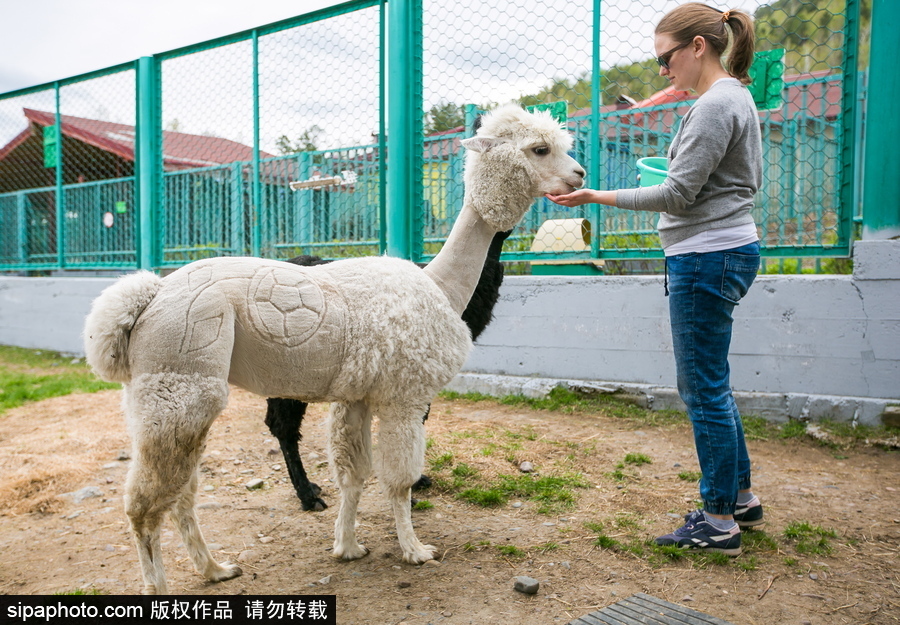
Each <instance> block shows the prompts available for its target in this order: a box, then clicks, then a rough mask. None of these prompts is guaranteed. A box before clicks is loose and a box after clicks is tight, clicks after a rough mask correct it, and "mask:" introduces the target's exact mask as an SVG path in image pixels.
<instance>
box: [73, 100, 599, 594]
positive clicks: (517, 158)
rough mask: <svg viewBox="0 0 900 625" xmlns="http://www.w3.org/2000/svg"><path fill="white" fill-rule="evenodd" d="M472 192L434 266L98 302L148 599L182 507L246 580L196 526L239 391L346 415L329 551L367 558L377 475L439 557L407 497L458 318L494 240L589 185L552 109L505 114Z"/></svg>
mask: <svg viewBox="0 0 900 625" xmlns="http://www.w3.org/2000/svg"><path fill="white" fill-rule="evenodd" d="M463 143H464V145H465V146H466V148H467V149H468V154H467V157H466V173H465V183H466V193H465V202H464V206H463V208H462V212H461V214H460V216H459V218H458V220H457V221H456V223H455V225H454V227H453V230H452V232H451V234H450V237H449V238H448V240H447V243H446V244H445V245H444V247H443V249H442V250H441V252H440V253H439V254H438V256H437V257H436V258H435V259H434V260H433V261H432V262H431V263H430V264H429V265H428V267H427V268H426V269H424V270H422V269H420V268H418V267H417V266H416V265H414V264H413V263H411V262H408V261H405V260H399V259H395V258H388V257H380V258H359V259H348V260H343V261H338V262H334V263H331V264H327V265H320V266H316V267H300V266H297V265H292V264H288V263H283V262H278V261H271V260H262V259H258V258H212V259H208V260H201V261H197V262H194V263H191V264H189V265H186V266H185V267H182V268H181V269H179V270H178V271H176V272H174V273H172V274H171V275H169V276H167V277H165V278H159V277H157V276H156V275H154V274H152V273H149V272H139V273H137V274H133V275H129V276H126V277H123V278H122V279H120V280H119V281H118V282H116V284H114V285H113V286H111V287H109V288H108V289H106V290H105V291H104V292H103V293H102V294H101V295H100V296H99V297H98V298H97V300H96V301H95V302H94V304H93V307H92V310H91V313H90V314H89V315H88V318H87V320H86V324H85V330H84V339H85V351H86V353H87V358H88V362H89V363H90V364H91V366H92V367H93V368H94V370H95V371H96V372H97V373H98V375H100V377H102V378H103V379H105V380H110V381H119V382H123V383H124V384H125V391H124V402H123V403H124V411H125V415H126V420H127V423H128V428H129V431H130V434H131V437H132V444H133V454H132V457H133V461H132V465H131V469H130V470H129V473H128V480H127V483H126V487H125V489H126V494H125V508H126V512H127V514H128V517H129V519H130V521H131V528H132V532H133V534H134V538H135V541H136V545H137V551H138V557H139V559H140V563H141V569H142V572H143V579H144V592H145V593H165V592H167V587H166V578H165V570H164V568H163V563H162V554H161V552H160V544H159V535H160V523H161V521H162V517H163V514H164V513H166V512H171V515H172V517H173V519H174V521H175V524H176V526H177V527H178V529H179V530H180V532H181V535H182V539H183V541H184V544H185V546H186V547H187V550H188V552H189V554H190V557H191V560H192V561H193V563H194V566H195V567H196V568H197V570H198V571H199V572H200V573H201V574H202V575H204V576H205V577H206V578H207V579H209V580H212V581H222V580H226V579H230V578H232V577H235V576H237V575H240V574H241V570H240V569H239V568H238V567H237V566H235V565H233V564H229V563H225V564H219V563H217V562H215V561H214V560H213V557H212V555H211V554H210V552H209V549H208V548H207V546H206V542H205V541H204V539H203V536H202V534H201V532H200V528H199V526H198V524H197V517H196V515H195V512H194V495H195V492H196V488H197V467H198V464H199V461H200V456H201V451H202V448H203V446H204V441H205V438H206V435H207V432H208V431H209V427H210V425H211V424H212V422H213V420H214V419H215V418H216V417H217V416H218V415H219V413H220V412H221V411H222V410H223V409H224V407H225V405H226V403H227V401H228V383H232V384H236V385H237V386H240V387H242V388H245V389H248V390H250V391H252V392H254V393H258V394H260V395H263V396H267V397H288V398H297V399H301V400H303V401H305V402H323V401H327V402H333V403H332V406H331V410H330V414H329V420H328V432H329V436H328V438H329V440H328V453H329V459H330V461H331V466H332V468H333V471H334V475H335V481H336V483H337V484H338V486H339V488H340V491H341V504H340V510H339V512H338V516H337V521H336V523H335V539H334V555H335V556H336V557H339V558H343V559H345V560H352V559H355V558H360V557H362V556H364V555H366V553H368V551H367V549H366V548H365V547H363V546H362V545H360V544H359V543H358V542H357V539H356V531H355V528H354V525H355V520H356V510H357V505H358V503H359V498H360V495H361V493H362V489H363V483H364V481H365V479H366V478H367V477H368V476H369V474H370V472H371V468H372V447H371V432H370V429H371V422H372V415H373V414H375V415H378V417H379V419H380V422H381V425H380V431H379V444H378V446H377V448H376V450H375V457H376V463H375V464H376V467H377V469H378V472H379V479H380V484H381V485H382V487H383V488H384V490H385V493H386V495H387V498H388V499H389V501H390V503H391V506H392V508H393V512H394V517H395V520H396V525H397V537H398V539H399V542H400V546H401V548H402V550H403V560H404V561H406V562H409V563H414V564H419V563H422V562H425V561H426V560H431V559H432V558H433V557H434V547H431V546H428V545H423V544H422V543H421V542H420V541H419V539H418V538H417V537H416V535H415V533H414V531H413V527H412V521H411V517H410V506H409V497H410V486H411V485H412V484H413V483H414V482H415V481H416V479H418V477H419V475H420V473H421V470H422V465H423V462H424V453H425V437H424V431H423V426H422V415H423V414H424V413H425V410H426V409H427V407H428V403H429V402H430V401H431V400H432V398H433V397H434V395H435V393H437V391H439V390H440V389H441V388H442V387H443V386H445V385H446V384H447V383H448V382H449V381H450V380H451V379H452V378H453V376H454V375H455V374H456V373H457V372H458V371H459V369H460V368H461V367H462V365H463V364H464V362H465V360H466V358H467V356H468V353H469V350H470V348H471V339H470V336H469V331H468V329H467V327H466V325H465V323H463V321H462V320H461V318H460V314H461V313H462V311H463V310H464V309H465V307H466V304H467V302H468V300H469V298H470V297H471V295H472V291H473V289H474V288H475V285H476V283H477V281H478V276H479V274H480V272H481V267H482V265H483V264H484V260H485V256H486V254H487V250H488V247H489V245H490V242H491V238H492V237H493V235H494V233H495V232H499V231H503V230H508V229H509V228H511V227H513V226H514V225H515V224H516V223H517V222H518V221H519V220H520V219H521V218H522V216H523V214H524V213H525V211H526V210H527V209H528V207H529V206H530V205H531V203H532V201H533V198H535V197H540V196H542V195H543V194H545V193H552V194H559V193H567V192H570V191H572V190H573V189H575V188H577V187H580V186H582V184H583V177H584V170H583V169H582V168H581V167H580V166H579V165H578V163H576V162H575V161H574V160H573V159H572V158H571V157H569V156H568V155H567V151H568V150H569V149H570V148H571V145H572V140H571V138H570V137H569V135H568V133H566V132H565V131H564V130H563V129H562V128H561V127H560V125H559V124H558V123H557V122H555V121H554V120H553V119H552V118H551V117H550V116H549V115H548V114H546V113H526V112H525V111H523V110H522V109H521V108H519V107H516V106H507V107H503V108H501V109H498V110H497V111H495V112H493V113H492V114H489V115H487V116H486V118H485V119H484V123H483V124H482V127H481V128H480V130H479V131H478V134H477V136H476V137H474V138H472V139H468V140H466V141H464V142H463Z"/></svg>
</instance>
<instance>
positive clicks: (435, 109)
mask: <svg viewBox="0 0 900 625" xmlns="http://www.w3.org/2000/svg"><path fill="white" fill-rule="evenodd" d="M465 123H466V116H465V113H464V112H463V107H461V106H460V105H459V104H454V103H453V102H444V101H443V100H442V101H441V102H440V103H438V104H435V105H434V106H432V107H431V109H430V110H429V111H428V112H427V113H425V134H426V135H430V134H434V133H436V132H441V131H444V130H453V129H454V128H457V127H459V126H463V125H465Z"/></svg>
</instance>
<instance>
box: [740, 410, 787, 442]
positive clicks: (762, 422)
mask: <svg viewBox="0 0 900 625" xmlns="http://www.w3.org/2000/svg"><path fill="white" fill-rule="evenodd" d="M741 423H742V424H743V426H744V438H746V439H747V440H748V441H767V440H769V438H770V437H771V436H772V435H774V434H775V433H776V432H777V430H778V428H777V427H776V426H775V425H774V424H773V423H772V422H770V421H767V420H766V419H764V418H763V417H754V416H747V415H744V416H742V417H741Z"/></svg>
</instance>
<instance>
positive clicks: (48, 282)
mask: <svg viewBox="0 0 900 625" xmlns="http://www.w3.org/2000/svg"><path fill="white" fill-rule="evenodd" d="M113 281H114V278H108V277H69V276H64V277H51V278H23V277H0V344H2V345H18V346H20V347H29V348H38V349H41V348H43V349H50V350H54V351H60V352H67V353H72V354H76V355H81V354H83V347H82V342H81V330H82V326H83V324H84V318H85V316H86V315H87V313H88V311H89V310H90V304H91V302H92V301H93V299H94V298H95V297H96V296H97V295H99V294H100V292H101V291H102V290H103V289H104V288H105V287H106V286H108V285H110V284H112V282H113ZM662 283H663V279H662V277H661V276H510V277H507V278H506V280H505V281H504V283H503V288H502V289H501V291H500V299H499V301H498V303H497V306H496V308H495V309H494V321H493V323H492V324H491V325H490V326H488V328H487V330H485V332H484V333H483V334H482V335H481V337H480V338H479V341H478V344H477V345H476V346H475V348H474V349H473V350H472V353H471V355H470V357H469V360H468V361H467V363H466V365H465V367H463V372H464V373H465V374H466V375H463V376H460V377H459V378H457V380H455V381H454V382H453V384H452V385H451V387H454V388H456V389H459V390H464V391H465V390H481V392H488V391H485V390H483V389H484V388H486V386H484V385H485V384H487V383H486V382H484V381H483V379H482V378H478V377H472V375H470V374H485V375H488V376H494V377H495V379H496V380H503V379H507V378H508V379H510V380H513V381H511V382H508V383H506V382H504V383H503V384H500V383H499V382H498V383H497V384H496V388H498V389H501V390H497V391H495V392H494V393H493V394H501V395H502V394H510V393H517V392H520V391H516V390H505V389H517V388H520V389H523V391H525V392H526V394H527V392H530V390H529V389H532V388H546V387H547V384H550V385H551V386H552V385H554V384H555V383H556V381H558V380H578V381H580V382H578V384H582V385H584V384H593V385H595V386H610V387H611V388H619V387H621V388H622V389H625V390H626V392H629V393H632V394H635V395H640V396H642V397H644V399H643V400H642V401H644V402H646V404H647V405H648V406H652V407H654V408H662V407H678V406H680V405H681V403H680V400H678V398H677V394H676V393H675V391H674V388H675V364H674V358H673V356H672V339H671V336H670V332H669V316H668V308H667V306H668V301H667V299H666V298H665V297H664V295H663V284H662ZM730 360H731V384H732V387H733V388H734V389H735V391H736V396H737V397H738V401H739V403H740V404H741V409H742V411H743V412H744V413H745V414H756V415H760V416H765V417H767V418H770V419H775V420H778V419H786V418H788V417H791V416H793V417H803V416H805V417H809V418H811V419H820V418H826V417H827V418H830V419H834V420H839V421H854V420H855V421H857V422H860V423H866V424H876V423H879V422H880V421H879V420H880V418H881V413H882V412H883V411H884V407H885V406H886V405H887V404H900V241H893V240H892V241H860V242H857V243H856V245H855V247H854V273H853V275H852V276H823V275H784V276H781V275H779V276H775V275H768V276H760V277H759V278H758V279H757V282H756V284H754V286H753V288H752V289H751V290H750V293H749V294H748V295H747V297H745V298H744V300H743V301H742V302H741V303H740V306H738V308H737V309H736V311H735V324H734V340H733V341H732V350H731V358H730ZM541 379H546V380H550V381H552V382H548V383H544V382H541V381H540V380H541ZM520 380H524V381H520ZM585 381H587V382H585ZM598 381H601V382H598ZM492 384H493V383H492Z"/></svg>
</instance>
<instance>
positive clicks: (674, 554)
mask: <svg viewBox="0 0 900 625" xmlns="http://www.w3.org/2000/svg"><path fill="white" fill-rule="evenodd" d="M649 547H650V564H651V565H653V566H662V565H664V564H665V563H667V562H678V561H679V560H681V559H682V558H684V557H685V552H684V549H682V548H681V547H676V546H675V545H657V544H655V543H650V545H649Z"/></svg>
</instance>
